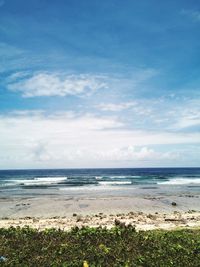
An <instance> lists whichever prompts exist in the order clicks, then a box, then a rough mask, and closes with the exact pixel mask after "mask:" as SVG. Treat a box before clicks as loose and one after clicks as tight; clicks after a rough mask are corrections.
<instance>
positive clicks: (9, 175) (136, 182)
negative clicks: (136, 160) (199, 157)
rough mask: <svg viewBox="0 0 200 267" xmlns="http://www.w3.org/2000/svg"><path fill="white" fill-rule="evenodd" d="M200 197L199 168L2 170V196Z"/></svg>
mask: <svg viewBox="0 0 200 267" xmlns="http://www.w3.org/2000/svg"><path fill="white" fill-rule="evenodd" d="M181 192H182V193H183V192H184V193H187V194H193V193H195V194H198V193H200V168H123V169H120V168H118V169H48V170H47V169H44V170H1V171H0V197H4V196H6V197H7V196H21V195H22V196H23V195H28V196H41V195H51V194H52V195H73V194H74V195H82V194H86V195H87V194H93V195H95V194H98V195H105V194H106V195H125V196H126V195H127V196H130V195H137V194H145V195H147V194H167V193H168V194H170V193H173V194H180V193H181Z"/></svg>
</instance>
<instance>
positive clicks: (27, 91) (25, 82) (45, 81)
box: [7, 72, 107, 97]
mask: <svg viewBox="0 0 200 267" xmlns="http://www.w3.org/2000/svg"><path fill="white" fill-rule="evenodd" d="M15 78H16V81H13V79H15ZM18 78H20V79H18ZM10 81H11V82H10V83H9V84H8V86H7V87H8V89H9V90H12V91H15V92H21V93H22V96H23V97H36V96H66V95H79V96H81V95H89V94H91V93H92V92H95V91H97V90H99V89H102V88H106V87H107V85H106V82H105V77H103V76H98V75H96V76H95V75H90V74H80V75H65V74H61V73H45V72H42V73H37V74H34V75H33V76H31V77H23V78H22V79H21V76H20V73H17V74H15V75H12V76H11V80H10Z"/></svg>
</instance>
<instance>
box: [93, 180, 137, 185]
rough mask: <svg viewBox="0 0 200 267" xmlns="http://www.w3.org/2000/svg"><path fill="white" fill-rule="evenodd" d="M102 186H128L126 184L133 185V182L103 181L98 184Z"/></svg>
mask: <svg viewBox="0 0 200 267" xmlns="http://www.w3.org/2000/svg"><path fill="white" fill-rule="evenodd" d="M98 184H100V185H126V184H132V182H131V181H101V182H98Z"/></svg>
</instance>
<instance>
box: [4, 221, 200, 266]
mask: <svg viewBox="0 0 200 267" xmlns="http://www.w3.org/2000/svg"><path fill="white" fill-rule="evenodd" d="M0 256H3V257H5V258H6V259H4V258H0V266H13V267H17V266H20V267H26V266H27V267H31V266H34V267H37V266H38V267H49V266H52V267H57V266H63V267H67V266H70V267H75V266H84V267H88V266H89V267H92V266H93V267H94V266H102V267H106V266H108V267H112V266H117V267H118V266H119V267H120V266H123V267H130V266H138V267H139V266H140V267H150V266H152V267H156V266H158V267H162V266H163V267H170V266H176V267H179V266H180V267H184V266H187V267H189V266H198V267H199V266H200V230H191V229H184V230H174V231H164V230H154V231H145V232H144V231H140V232H136V231H135V228H134V227H133V226H124V225H120V224H118V225H117V226H116V227H114V228H112V229H110V230H107V229H105V228H89V227H84V228H82V229H78V228H73V229H72V230H71V231H70V232H65V231H61V230H55V229H50V230H45V231H38V230H36V229H32V228H29V227H24V228H13V227H10V228H9V229H4V228H2V229H0Z"/></svg>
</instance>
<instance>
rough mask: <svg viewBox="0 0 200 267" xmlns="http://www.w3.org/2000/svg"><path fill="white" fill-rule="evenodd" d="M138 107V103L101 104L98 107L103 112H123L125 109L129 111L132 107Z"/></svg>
mask: <svg viewBox="0 0 200 267" xmlns="http://www.w3.org/2000/svg"><path fill="white" fill-rule="evenodd" d="M136 105H137V103H136V102H126V103H118V104H114V103H101V104H99V105H97V106H96V107H97V108H98V109H100V110H103V111H122V110H125V109H129V108H131V107H134V106H136Z"/></svg>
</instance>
